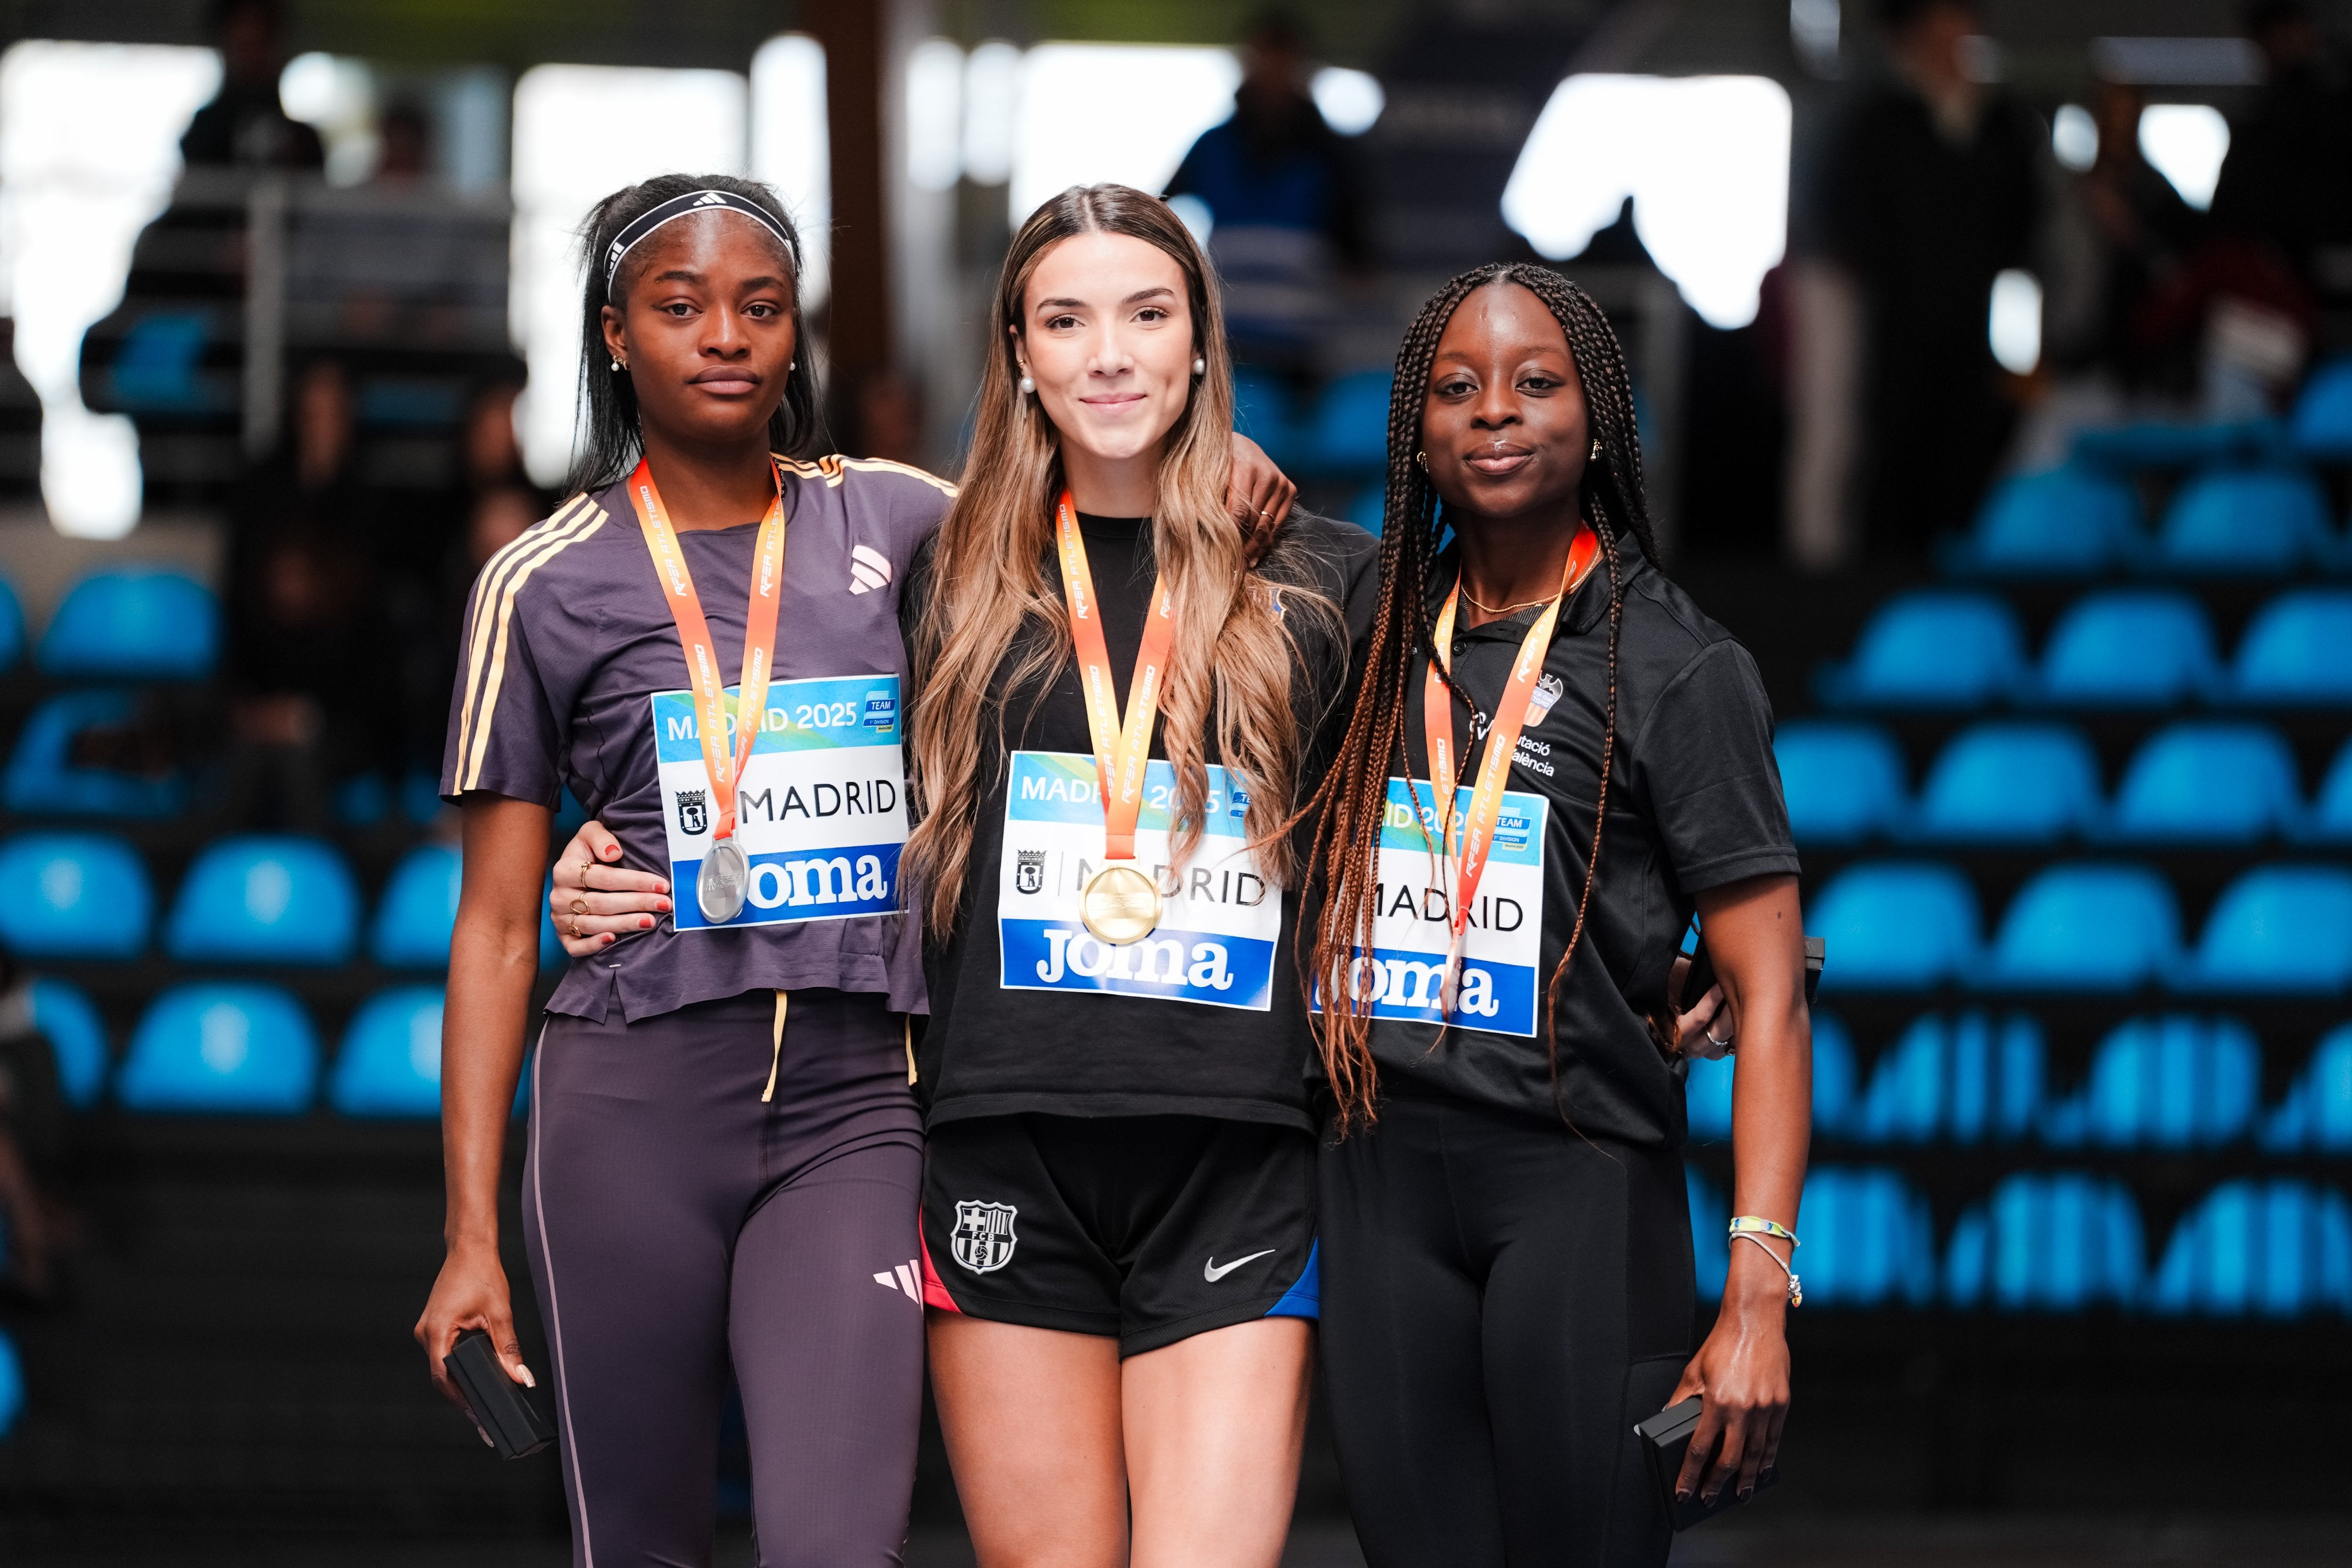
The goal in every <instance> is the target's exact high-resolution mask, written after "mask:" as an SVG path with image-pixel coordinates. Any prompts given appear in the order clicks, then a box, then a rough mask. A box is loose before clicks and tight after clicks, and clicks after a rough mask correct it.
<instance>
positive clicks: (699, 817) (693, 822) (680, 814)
mask: <svg viewBox="0 0 2352 1568" xmlns="http://www.w3.org/2000/svg"><path fill="white" fill-rule="evenodd" d="M707 799H708V791H706V790H701V789H680V790H679V791H678V792H677V825H678V826H679V827H681V828H683V829H685V830H686V832H687V835H688V837H689V838H700V837H701V836H702V835H703V834H704V833H706V832H708V831H710V808H709V805H708V804H707V803H706V801H707Z"/></svg>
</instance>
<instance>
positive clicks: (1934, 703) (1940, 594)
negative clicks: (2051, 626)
mask: <svg viewBox="0 0 2352 1568" xmlns="http://www.w3.org/2000/svg"><path fill="white" fill-rule="evenodd" d="M2024 645H2025V644H2024V637H2023V634H2022V633H2021V632H2020V631H2019V629H2018V623H2017V613H2016V612H2014V611H2012V610H2011V608H2010V607H2009V606H2008V604H2006V603H2005V602H2003V601H2000V600H1999V599H1996V598H1993V597H1992V596H1990V594H1983V593H1965V592H1958V591H1951V590H1945V589H1922V590H1919V591H1914V592H1911V593H1906V594H1902V595H1899V596H1898V597H1896V598H1895V599H1893V600H1891V601H1888V602H1887V603H1886V604H1885V606H1884V607H1882V608H1881V609H1880V610H1879V612H1878V613H1877V614H1876V615H1874V616H1873V617H1872V618H1871V621H1870V624H1869V625H1867V626H1865V627H1864V628H1863V631H1862V637H1861V640H1860V642H1859V643H1856V645H1855V647H1854V653H1853V659H1852V660H1851V661H1849V662H1848V663H1846V664H1843V665H1831V666H1828V667H1825V668H1824V669H1822V672H1821V674H1820V675H1819V677H1818V678H1817V679H1816V681H1815V683H1814V684H1815V685H1816V686H1817V687H1818V689H1819V691H1820V695H1821V697H1822V701H1823V702H1825V703H1828V704H1830V705H1831V706H1836V707H1933V708H1970V707H1979V706H1982V705H1984V704H1986V703H1990V702H1995V701H1998V700H2000V698H2003V697H2006V696H2008V695H2010V694H2011V692H2013V691H2015V690H2016V689H2017V687H2018V685H2019V684H2020V682H2021V679H2022V678H2023V675H2024V672H2025V654H2024V652H2023V649H2024Z"/></svg>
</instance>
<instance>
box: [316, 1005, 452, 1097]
mask: <svg viewBox="0 0 2352 1568" xmlns="http://www.w3.org/2000/svg"><path fill="white" fill-rule="evenodd" d="M327 1103H329V1104H331V1105H332V1106H333V1107H334V1108H335V1109H336V1110H338V1111H340V1112H341V1113H343V1114H344V1115H346V1116H438V1115H439V1114H440V1113H441V990H440V988H439V987H437V986H402V987H399V988H396V989H394V990H389V991H383V992H379V993H378V994H376V995H375V996H373V997H370V998H368V1000H367V1002H366V1005H364V1006H363V1007H362V1008H361V1009H360V1010H359V1012H358V1014H357V1015H356V1016H355V1017H353V1018H352V1027H351V1028H350V1029H349V1030H347V1031H345V1033H344V1035H343V1049H342V1050H341V1051H340V1052H338V1053H337V1055H336V1057H335V1069H334V1071H333V1072H332V1073H331V1075H330V1076H329V1079H328V1082H327Z"/></svg>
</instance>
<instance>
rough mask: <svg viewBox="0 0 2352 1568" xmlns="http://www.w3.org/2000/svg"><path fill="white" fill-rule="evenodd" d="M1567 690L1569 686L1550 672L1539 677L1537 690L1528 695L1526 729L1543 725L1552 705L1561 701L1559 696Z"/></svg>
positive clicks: (1537, 678)
mask: <svg viewBox="0 0 2352 1568" xmlns="http://www.w3.org/2000/svg"><path fill="white" fill-rule="evenodd" d="M1566 690H1568V686H1567V684H1566V683H1564V682H1563V681H1561V679H1560V678H1559V676H1558V675H1555V674H1552V673H1551V672H1550V671H1549V670H1546V671H1545V672H1544V673H1543V674H1540V675H1538V676H1537V677H1536V689H1535V690H1534V691H1532V692H1529V693H1528V716H1527V723H1526V727H1527V728H1528V729H1533V728H1535V727H1536V726H1538V725H1539V724H1541V723H1542V722H1543V721H1544V715H1546V714H1548V713H1549V712H1551V705H1552V704H1554V703H1556V702H1558V701H1559V694H1560V693H1562V692H1564V691H1566Z"/></svg>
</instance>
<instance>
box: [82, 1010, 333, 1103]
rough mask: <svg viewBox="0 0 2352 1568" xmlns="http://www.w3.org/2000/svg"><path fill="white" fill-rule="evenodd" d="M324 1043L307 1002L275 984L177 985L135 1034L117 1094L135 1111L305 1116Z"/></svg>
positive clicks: (140, 1021) (116, 1083)
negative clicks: (305, 1010) (306, 1013)
mask: <svg viewBox="0 0 2352 1568" xmlns="http://www.w3.org/2000/svg"><path fill="white" fill-rule="evenodd" d="M318 1076H319V1045H318V1040H317V1038H316V1037H315V1036H313V1035H312V1034H311V1032H310V1019H308V1018H307V1017H305V1016H304V1014H303V1011H302V1006H301V1004H300V1003H299V1002H297V1001H296V1000H295V999H294V998H292V997H290V996H289V995H287V993H285V992H284V991H282V990H279V989H278V988H277V987H275V986H255V985H215V984H203V985H190V986H175V987H173V988H172V989H170V990H168V991H165V992H164V993H163V995H162V996H160V997H158V998H155V1001H154V1004H153V1005H152V1006H151V1007H150V1008H149V1009H147V1016H146V1017H144V1018H142V1019H140V1020H139V1028H138V1030H136V1031H135V1032H134V1033H133V1034H132V1035H131V1051H130V1053H129V1054H128V1055H127V1056H126V1057H124V1059H123V1062H122V1071H121V1073H120V1074H119V1075H118V1076H117V1077H116V1079H115V1084H114V1096H115V1098H116V1099H117V1100H119V1101H121V1103H122V1104H123V1106H124V1107H125V1108H126V1109H128V1110H132V1111H217V1112H235V1113H247V1114H252V1115H285V1116H292V1115H299V1114H300V1113H303V1112H304V1111H307V1110H309V1109H310V1099H311V1095H312V1092H314V1090H315V1089H316V1087H317V1082H318Z"/></svg>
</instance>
